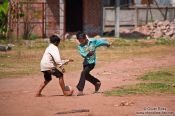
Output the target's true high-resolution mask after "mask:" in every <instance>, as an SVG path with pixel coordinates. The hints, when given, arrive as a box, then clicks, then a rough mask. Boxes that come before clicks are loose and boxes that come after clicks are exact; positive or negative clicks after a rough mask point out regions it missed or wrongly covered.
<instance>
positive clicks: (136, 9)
mask: <svg viewBox="0 0 175 116" xmlns="http://www.w3.org/2000/svg"><path fill="white" fill-rule="evenodd" d="M138 18H139V11H138V8H137V6H135V27H137V26H138Z"/></svg>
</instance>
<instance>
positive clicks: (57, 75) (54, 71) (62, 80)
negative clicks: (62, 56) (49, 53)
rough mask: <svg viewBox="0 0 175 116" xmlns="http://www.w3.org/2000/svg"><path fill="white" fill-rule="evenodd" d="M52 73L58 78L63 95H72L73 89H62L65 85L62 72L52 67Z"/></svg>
mask: <svg viewBox="0 0 175 116" xmlns="http://www.w3.org/2000/svg"><path fill="white" fill-rule="evenodd" d="M52 74H53V75H54V76H56V77H57V78H59V84H60V87H61V89H62V92H63V94H64V95H65V96H70V95H72V93H73V90H72V91H64V87H65V83H64V78H63V73H62V72H60V71H59V70H58V69H53V70H52Z"/></svg>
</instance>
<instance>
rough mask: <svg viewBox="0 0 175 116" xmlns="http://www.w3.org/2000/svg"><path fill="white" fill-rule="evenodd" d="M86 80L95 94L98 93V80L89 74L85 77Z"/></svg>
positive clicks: (99, 84)
mask: <svg viewBox="0 0 175 116" xmlns="http://www.w3.org/2000/svg"><path fill="white" fill-rule="evenodd" d="M86 80H87V81H89V82H90V83H92V84H93V85H94V86H95V92H98V90H99V89H100V86H101V82H100V80H98V79H97V78H95V77H94V76H92V75H91V74H89V76H87V78H86Z"/></svg>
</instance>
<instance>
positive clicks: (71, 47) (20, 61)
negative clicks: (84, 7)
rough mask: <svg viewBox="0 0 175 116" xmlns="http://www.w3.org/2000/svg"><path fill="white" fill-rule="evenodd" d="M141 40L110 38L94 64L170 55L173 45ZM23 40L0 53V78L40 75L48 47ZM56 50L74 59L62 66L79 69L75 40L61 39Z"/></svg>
mask: <svg viewBox="0 0 175 116" xmlns="http://www.w3.org/2000/svg"><path fill="white" fill-rule="evenodd" d="M142 41H145V40H128V39H127V40H124V39H119V40H118V39H117V40H114V42H113V44H112V46H111V47H110V48H105V47H100V48H98V49H97V67H101V66H104V65H105V64H108V63H110V62H113V61H114V62H115V61H119V60H121V59H127V58H132V57H144V58H145V57H149V58H150V57H152V58H160V57H162V56H164V55H168V54H172V52H174V50H175V46H169V45H157V44H155V45H151V46H143V44H142V43H144V42H142ZM26 43H27V44H26ZM26 43H25V44H23V45H21V44H20V45H17V44H16V46H15V47H13V48H12V50H11V51H8V52H0V78H7V77H23V76H24V75H34V74H41V73H40V60H41V58H42V55H43V53H44V50H45V48H46V47H47V46H48V41H47V40H41V39H37V40H32V41H26ZM146 44H147V43H146ZM59 49H60V53H61V56H62V59H65V58H72V59H74V62H73V63H70V64H69V65H67V66H65V69H66V71H67V72H70V71H76V70H80V69H82V62H83V58H82V57H81V56H80V55H79V52H78V50H77V43H76V41H74V40H70V41H69V40H66V41H61V43H60V46H59Z"/></svg>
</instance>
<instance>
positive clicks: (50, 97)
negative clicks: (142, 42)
mask: <svg viewBox="0 0 175 116" xmlns="http://www.w3.org/2000/svg"><path fill="white" fill-rule="evenodd" d="M97 63H98V62H97ZM167 66H175V54H171V55H166V56H162V57H160V58H156V59H155V58H128V59H122V60H120V61H116V62H111V63H110V64H108V65H105V66H104V67H101V68H97V67H96V68H95V69H94V70H93V71H92V72H91V73H92V74H93V75H95V76H96V77H97V78H99V79H100V80H101V82H102V86H101V89H100V92H99V93H97V94H93V91H94V87H93V86H92V85H91V84H90V83H89V82H86V86H85V90H84V92H85V95H84V96H76V88H75V86H76V84H77V82H78V80H79V75H80V71H76V72H70V73H65V82H66V84H68V85H71V86H72V87H74V89H75V94H74V95H73V96H70V97H64V96H62V92H61V89H60V86H59V84H58V83H59V82H58V79H56V78H53V80H52V81H51V82H50V83H49V84H48V86H47V87H46V88H45V90H44V91H43V94H44V95H45V97H34V95H35V92H36V90H37V89H38V86H39V85H40V83H41V81H42V80H43V77H42V76H43V75H42V73H41V74H40V75H34V76H28V77H25V78H14V79H9V78H7V79H0V116H57V115H58V116H137V115H138V116H140V115H141V114H139V113H142V116H143V115H144V116H175V107H174V103H175V94H160V93H157V94H154V95H127V96H122V97H118V96H117V97H116V96H114V97H107V96H104V94H103V91H105V90H111V89H113V88H115V87H118V86H121V85H127V84H135V83H138V82H139V81H138V80H136V77H138V76H139V75H141V74H143V73H145V72H147V71H151V70H153V69H159V68H163V67H167ZM122 104H124V105H122ZM143 113H145V114H143ZM146 113H147V114H146ZM153 113H157V114H153ZM158 113H159V114H158Z"/></svg>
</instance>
